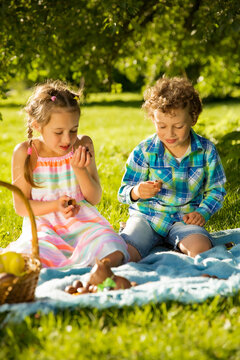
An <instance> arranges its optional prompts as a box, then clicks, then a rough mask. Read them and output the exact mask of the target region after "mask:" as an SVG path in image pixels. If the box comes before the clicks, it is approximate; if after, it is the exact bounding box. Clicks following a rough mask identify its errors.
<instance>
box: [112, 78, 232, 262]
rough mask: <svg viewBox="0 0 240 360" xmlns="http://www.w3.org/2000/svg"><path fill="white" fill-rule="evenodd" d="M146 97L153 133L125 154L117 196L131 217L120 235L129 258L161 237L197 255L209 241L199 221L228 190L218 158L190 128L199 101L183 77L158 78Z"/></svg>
mask: <svg viewBox="0 0 240 360" xmlns="http://www.w3.org/2000/svg"><path fill="white" fill-rule="evenodd" d="M144 100H145V102H144V104H143V108H144V109H145V110H146V111H147V114H148V116H149V117H150V119H151V120H152V122H153V124H154V125H155V128H156V133H155V134H154V135H152V136H150V137H149V138H147V139H145V140H143V141H142V142H141V143H140V144H139V145H138V146H137V147H136V148H135V149H134V150H133V151H132V153H131V154H130V156H129V158H128V161H127V164H126V171H125V174H124V176H123V180H122V184H121V187H120V189H119V193H118V198H119V201H120V202H122V203H125V204H129V205H130V207H129V213H130V217H129V219H128V220H127V223H126V227H125V228H124V230H123V231H122V232H121V236H122V237H123V238H124V239H125V241H126V242H127V243H128V250H129V254H130V261H139V260H140V259H141V258H143V257H145V256H146V255H148V254H149V252H150V251H151V249H152V248H153V247H155V246H157V245H159V244H163V243H164V242H165V243H168V244H170V245H171V246H173V248H174V249H176V250H180V251H181V252H182V253H184V254H187V255H188V256H191V257H195V256H196V255H197V254H199V253H202V252H204V251H207V250H209V249H210V248H211V247H212V243H211V236H210V234H209V233H208V232H207V231H206V230H205V229H204V227H203V226H204V225H205V223H206V222H207V221H208V220H209V218H210V217H211V216H212V215H213V214H214V213H215V212H216V211H217V210H219V209H220V208H221V206H222V202H223V199H224V196H225V195H226V192H225V190H224V187H223V186H224V183H225V181H226V178H225V174H224V170H223V167H222V164H221V160H220V158H219V155H218V153H217V150H216V148H215V146H214V145H213V143H211V142H210V141H209V140H207V139H205V138H203V137H201V136H200V135H197V134H196V133H195V132H194V131H193V129H192V126H194V125H195V124H196V122H197V120H198V116H199V114H200V113H201V111H202V104H201V100H200V98H199V95H198V93H197V92H196V90H195V89H194V87H193V86H192V84H191V83H190V82H189V81H188V80H187V79H183V78H172V79H167V78H163V79H159V80H158V81H157V82H156V85H155V86H153V87H152V88H150V89H148V90H147V91H146V93H145V94H144Z"/></svg>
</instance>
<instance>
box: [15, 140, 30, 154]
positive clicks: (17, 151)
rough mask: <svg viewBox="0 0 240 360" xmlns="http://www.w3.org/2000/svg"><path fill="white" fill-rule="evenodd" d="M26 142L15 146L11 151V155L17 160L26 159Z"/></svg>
mask: <svg viewBox="0 0 240 360" xmlns="http://www.w3.org/2000/svg"><path fill="white" fill-rule="evenodd" d="M27 149H28V141H24V142H22V143H20V144H17V145H16V146H15V148H14V150H13V155H14V156H17V157H19V158H21V157H27Z"/></svg>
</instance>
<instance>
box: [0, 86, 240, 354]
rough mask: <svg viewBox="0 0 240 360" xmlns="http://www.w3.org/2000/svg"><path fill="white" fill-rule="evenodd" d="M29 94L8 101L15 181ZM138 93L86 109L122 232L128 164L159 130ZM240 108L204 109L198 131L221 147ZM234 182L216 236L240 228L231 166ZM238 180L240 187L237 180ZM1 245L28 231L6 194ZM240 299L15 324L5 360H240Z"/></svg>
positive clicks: (7, 158) (8, 149) (5, 175)
mask: <svg viewBox="0 0 240 360" xmlns="http://www.w3.org/2000/svg"><path fill="white" fill-rule="evenodd" d="M28 95H29V92H28V93H25V92H22V91H21V94H20V95H19V94H17V93H16V92H13V93H12V96H11V97H10V98H9V99H8V100H6V101H1V103H0V105H2V107H0V111H1V112H2V115H3V121H2V122H0V164H1V167H0V179H1V180H5V181H11V156H12V151H13V149H14V147H15V145H16V144H17V143H19V142H21V141H23V140H24V139H26V135H25V133H26V129H25V127H24V114H23V113H22V112H21V109H22V107H23V106H24V102H25V101H26V99H27V96H28ZM141 102H142V97H141V95H138V94H121V95H108V94H95V95H91V96H90V97H88V98H87V102H86V103H85V104H84V105H83V106H82V116H81V121H80V131H79V133H81V134H88V135H90V136H91V137H92V139H93V141H94V144H95V150H96V160H97V165H98V170H99V174H100V178H101V183H102V187H103V198H102V201H101V203H100V204H99V206H98V208H99V210H100V211H101V213H102V214H103V215H104V216H105V217H106V218H107V219H108V220H109V221H110V223H111V224H112V225H113V226H114V228H115V229H116V230H117V229H118V228H119V222H120V221H121V220H126V218H127V207H126V206H125V205H121V204H119V202H118V201H117V191H118V188H119V186H120V182H121V177H122V175H123V172H124V165H125V162H126V159H127V157H128V155H129V153H130V151H131V150H132V149H133V148H134V146H135V145H137V144H138V143H139V142H140V141H141V140H142V139H144V138H145V137H147V136H148V135H150V134H152V133H153V132H154V128H153V124H152V123H151V121H150V120H148V119H146V118H145V117H144V113H143V111H142V110H141ZM239 117H240V104H238V103H237V102H226V103H214V104H207V105H205V108H204V111H203V113H202V114H201V117H200V119H199V122H198V124H197V125H196V126H195V129H196V131H197V132H199V133H200V134H202V135H204V136H207V137H208V138H210V139H212V140H213V141H214V142H215V143H216V144H220V141H221V137H222V136H224V135H225V134H226V133H228V132H231V131H234V130H237V129H238V130H239V124H240V119H239ZM224 165H226V172H227V175H229V174H232V175H231V176H230V175H229V178H230V179H231V182H229V183H228V185H227V189H228V195H227V197H226V200H225V203H224V206H223V208H222V210H221V211H219V212H218V213H217V214H216V215H215V216H214V217H213V218H212V219H211V220H210V221H209V223H208V226H207V227H208V229H209V230H210V231H217V230H220V229H227V228H236V227H240V196H239V180H238V179H239V166H238V165H237V164H236V165H234V166H232V165H231V167H228V165H227V162H226V163H225V160H224ZM232 179H235V180H236V181H233V180H232ZM0 199H1V201H0V219H1V225H0V246H5V245H7V243H9V241H11V240H15V239H16V238H17V237H18V236H19V235H20V233H21V222H22V219H21V218H20V217H19V216H17V215H16V214H15V212H14V209H13V206H12V195H11V193H10V192H9V191H8V190H5V189H3V188H0ZM239 331H240V311H239V294H236V295H235V297H233V298H228V299H224V298H221V297H216V298H215V299H212V300H208V301H206V302H205V303H203V304H195V305H183V304H178V303H175V302H174V303H167V304H165V303H163V304H155V305H153V304H150V305H146V306H143V307H137V306H135V307H132V308H123V309H121V310H118V309H114V308H113V309H108V310H104V311H99V310H90V309H79V310H76V311H74V312H73V313H67V312H64V313H59V314H58V315H53V314H49V315H47V316H43V317H42V318H39V319H38V318H34V317H32V318H27V319H26V320H25V321H24V322H22V323H20V324H9V325H8V327H7V328H6V327H3V329H2V330H1V332H0V335H1V338H0V346H1V351H0V360H1V359H4V360H5V359H24V360H25V359H28V360H31V359H35V358H37V359H38V360H41V359H42V360H50V359H54V360H57V359H59V360H60V359H61V360H62V359H67V360H71V359H74V360H75V359H79V360H81V359H84V360H85V359H100V358H101V359H109V360H110V359H111V360H113V359H156V360H159V359H174V360H177V359H194V360H195V359H200V360H201V359H203V360H209V359H228V360H235V359H238V358H240V346H239Z"/></svg>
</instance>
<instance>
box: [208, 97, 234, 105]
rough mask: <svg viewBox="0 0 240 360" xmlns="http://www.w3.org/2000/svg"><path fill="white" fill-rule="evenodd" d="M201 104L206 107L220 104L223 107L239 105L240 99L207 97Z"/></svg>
mask: <svg viewBox="0 0 240 360" xmlns="http://www.w3.org/2000/svg"><path fill="white" fill-rule="evenodd" d="M203 104H204V105H206V106H218V105H221V104H224V105H239V104H240V98H239V97H237V98H233V97H230V96H229V97H225V98H214V97H208V98H205V99H203Z"/></svg>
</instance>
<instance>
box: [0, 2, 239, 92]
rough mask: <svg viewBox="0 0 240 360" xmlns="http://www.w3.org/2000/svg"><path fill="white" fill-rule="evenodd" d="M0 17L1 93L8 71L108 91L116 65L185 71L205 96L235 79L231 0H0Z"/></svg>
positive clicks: (235, 20)
mask: <svg viewBox="0 0 240 360" xmlns="http://www.w3.org/2000/svg"><path fill="white" fill-rule="evenodd" d="M0 23H1V28H0V39H1V50H0V63H1V65H0V66H1V67H0V90H1V93H2V95H3V94H4V93H5V91H6V88H7V85H8V82H9V80H10V79H11V78H15V77H17V78H26V77H27V78H28V79H30V80H31V81H33V82H35V81H41V80H43V79H45V78H48V77H50V78H61V79H66V80H68V81H71V82H74V83H76V84H79V82H80V79H81V78H84V79H85V83H86V88H87V89H88V91H91V90H95V91H96V90H100V91H101V90H110V89H111V86H112V84H113V83H114V82H115V78H116V71H117V73H118V75H119V74H120V75H121V76H124V77H127V78H128V79H129V81H132V82H135V81H136V80H137V79H138V78H139V77H141V78H142V79H144V82H145V83H146V84H147V83H151V82H152V81H154V79H155V78H156V77H158V76H160V75H163V74H167V75H171V76H172V75H186V76H188V77H189V78H190V79H192V80H193V81H195V82H198V86H199V87H200V89H201V91H202V92H204V91H205V93H206V95H208V93H213V92H216V89H219V90H220V91H218V93H217V95H221V94H227V93H231V91H232V88H233V87H234V86H236V85H239V81H240V80H239V53H240V52H239V51H238V50H239V49H238V43H239V41H238V39H239V28H240V26H239V4H238V1H237V0H229V1H228V0H222V1H221V0H211V1H210V0H195V1H191V0H185V1H184V0H176V1H168V0H148V1H146V0H145V1H144V0H122V1H117V0H104V1H103V0H71V1H67V2H64V1H61V0H55V1H52V0H15V1H14V0H2V5H1V19H0ZM226 64H227V66H226ZM206 77H207V80H209V79H211V81H210V83H211V84H209V82H207V81H206ZM205 82H206V84H205ZM204 84H205V85H204Z"/></svg>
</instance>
